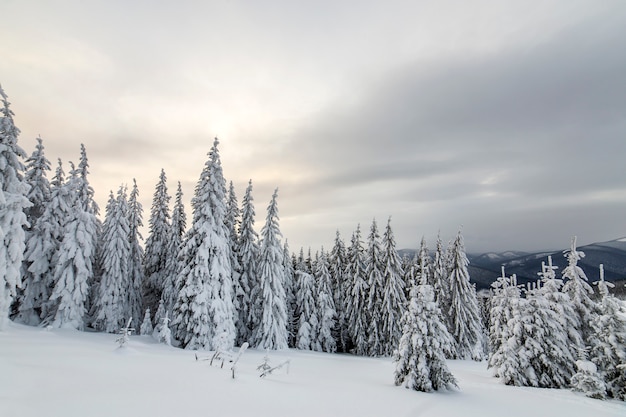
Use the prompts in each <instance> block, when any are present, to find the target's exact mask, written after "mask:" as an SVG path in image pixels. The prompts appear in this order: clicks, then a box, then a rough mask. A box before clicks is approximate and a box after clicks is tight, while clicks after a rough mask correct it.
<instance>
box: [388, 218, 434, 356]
mask: <svg viewBox="0 0 626 417" xmlns="http://www.w3.org/2000/svg"><path fill="white" fill-rule="evenodd" d="M381 261H382V265H383V270H382V273H383V283H384V285H383V299H382V309H381V325H382V327H381V335H382V339H383V341H384V342H383V350H382V353H383V354H384V355H391V354H392V353H393V351H394V349H396V347H397V346H398V343H399V342H400V337H401V336H402V323H401V320H402V315H403V314H404V307H405V305H406V297H405V295H404V280H403V279H402V277H403V275H404V273H403V271H402V261H401V259H400V256H399V255H398V251H397V250H396V240H395V238H394V235H393V231H392V229H391V217H390V218H389V220H388V221H387V227H386V228H385V233H384V234H383V239H382V257H381ZM424 278H426V277H424Z"/></svg>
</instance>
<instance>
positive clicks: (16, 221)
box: [0, 86, 31, 330]
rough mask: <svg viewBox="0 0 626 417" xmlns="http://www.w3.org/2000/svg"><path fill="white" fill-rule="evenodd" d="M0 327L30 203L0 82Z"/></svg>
mask: <svg viewBox="0 0 626 417" xmlns="http://www.w3.org/2000/svg"><path fill="white" fill-rule="evenodd" d="M0 98H2V108H1V109H0V186H1V187H2V192H1V193H0V230H1V231H2V244H1V245H0V277H2V278H0V330H2V329H3V328H4V327H5V325H6V322H7V321H8V320H9V310H10V307H11V303H12V302H13V299H14V297H15V296H16V291H17V289H18V288H19V287H20V286H21V281H22V279H21V266H22V260H23V258H24V248H25V234H24V228H25V227H26V226H27V225H28V223H27V219H26V214H25V212H24V210H26V209H27V208H28V207H30V205H31V203H30V202H29V201H28V199H27V198H26V195H27V193H28V189H29V186H28V184H27V183H26V182H25V181H24V164H23V163H22V159H23V158H26V152H24V150H23V149H22V148H21V147H20V146H19V145H18V144H17V138H18V136H19V134H20V130H19V129H18V128H17V127H16V126H15V123H14V121H13V111H12V110H11V109H10V108H9V107H10V103H9V101H8V100H7V95H6V94H5V93H4V90H3V89H2V87H1V86H0Z"/></svg>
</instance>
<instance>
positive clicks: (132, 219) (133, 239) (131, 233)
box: [128, 179, 144, 323]
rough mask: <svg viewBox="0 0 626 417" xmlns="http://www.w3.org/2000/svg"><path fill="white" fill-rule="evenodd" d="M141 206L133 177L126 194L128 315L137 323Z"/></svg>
mask: <svg viewBox="0 0 626 417" xmlns="http://www.w3.org/2000/svg"><path fill="white" fill-rule="evenodd" d="M142 217H143V208H142V206H141V203H140V202H139V188H137V181H135V179H133V188H132V189H131V191H130V195H129V196H128V241H129V243H130V253H129V257H128V274H129V281H130V285H129V287H128V306H129V309H130V310H129V317H132V318H133V320H134V321H135V322H136V323H139V321H140V320H141V317H142V311H143V284H144V274H143V271H144V268H143V262H142V261H143V247H142V246H141V243H140V240H141V239H142V236H141V232H140V229H141V227H142V226H143V221H142Z"/></svg>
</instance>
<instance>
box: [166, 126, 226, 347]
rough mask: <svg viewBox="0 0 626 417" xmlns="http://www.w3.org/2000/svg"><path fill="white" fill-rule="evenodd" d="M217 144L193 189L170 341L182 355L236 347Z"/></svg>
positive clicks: (224, 207)
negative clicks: (178, 345) (182, 350)
mask: <svg viewBox="0 0 626 417" xmlns="http://www.w3.org/2000/svg"><path fill="white" fill-rule="evenodd" d="M218 144H219V141H218V140H217V138H216V139H215V141H214V143H213V147H212V148H211V151H210V152H209V159H208V160H207V162H206V164H205V166H204V169H203V170H202V173H201V175H200V179H199V181H198V184H197V185H196V190H195V195H194V198H193V199H192V202H191V205H192V208H193V222H192V225H191V228H190V230H189V231H188V232H187V234H186V236H185V242H184V243H183V246H182V249H181V253H180V258H179V259H180V262H181V270H180V273H179V277H178V279H179V280H180V288H181V289H180V292H179V293H178V296H177V301H176V305H175V307H174V319H173V326H174V327H175V329H176V331H175V337H176V339H178V340H179V341H180V343H181V345H182V346H183V347H184V348H186V349H214V350H222V351H224V350H229V349H231V348H232V347H233V346H234V342H235V336H236V335H235V333H236V329H235V322H234V314H235V311H234V307H233V297H232V287H233V285H232V280H231V277H232V271H231V266H230V257H229V246H228V231H227V229H226V225H225V222H224V218H225V215H226V184H225V181H224V176H223V173H222V165H221V161H220V157H219V153H218V149H217V145H218Z"/></svg>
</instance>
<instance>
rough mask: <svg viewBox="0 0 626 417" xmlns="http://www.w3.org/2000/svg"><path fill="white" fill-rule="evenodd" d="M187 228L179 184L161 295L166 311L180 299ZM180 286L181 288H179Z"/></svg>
mask: <svg viewBox="0 0 626 417" xmlns="http://www.w3.org/2000/svg"><path fill="white" fill-rule="evenodd" d="M186 228H187V216H186V214H185V206H184V204H183V190H182V187H181V185H180V181H179V182H178V186H177V188H176V201H175V202H174V207H173V208H172V223H171V225H170V233H169V237H168V241H167V259H166V262H165V272H164V274H163V275H164V281H165V282H164V283H163V293H162V294H161V300H162V301H163V303H164V307H163V308H164V309H165V311H167V312H169V313H170V315H171V312H172V311H173V309H174V304H175V303H176V299H177V297H178V292H179V291H180V288H181V286H182V283H179V282H178V280H177V278H178V272H179V271H180V269H181V266H180V263H179V257H178V255H179V253H180V250H181V247H182V242H183V236H184V234H185V230H186ZM179 284H180V286H179Z"/></svg>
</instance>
